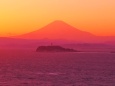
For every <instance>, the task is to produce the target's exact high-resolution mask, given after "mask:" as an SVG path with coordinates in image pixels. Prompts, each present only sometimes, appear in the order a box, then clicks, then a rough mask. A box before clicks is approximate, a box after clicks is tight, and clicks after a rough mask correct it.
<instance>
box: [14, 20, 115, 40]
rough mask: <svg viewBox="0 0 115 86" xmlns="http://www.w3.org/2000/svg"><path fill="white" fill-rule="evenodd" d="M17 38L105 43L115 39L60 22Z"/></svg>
mask: <svg viewBox="0 0 115 86" xmlns="http://www.w3.org/2000/svg"><path fill="white" fill-rule="evenodd" d="M15 38H23V39H49V40H69V41H77V42H104V41H111V40H114V39H115V37H101V36H95V35H93V34H91V33H89V32H86V31H81V30H79V29H76V28H75V27H73V26H71V25H69V24H67V23H65V22H63V21H59V20H57V21H54V22H52V23H50V24H48V25H46V26H45V27H43V28H41V29H39V30H37V31H33V32H30V33H26V34H23V35H20V36H15Z"/></svg>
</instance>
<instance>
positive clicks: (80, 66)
mask: <svg viewBox="0 0 115 86" xmlns="http://www.w3.org/2000/svg"><path fill="white" fill-rule="evenodd" d="M0 52H1V53H0V85H1V86H114V85H115V67H114V66H115V54H114V53H107V52H89V53H88V52H81V53H66V52H65V53H36V52H34V51H30V50H29V51H28V50H27V51H24V50H23V51H20V50H12V51H11V50H10V51H9V50H1V51H0ZM6 58H7V59H6Z"/></svg>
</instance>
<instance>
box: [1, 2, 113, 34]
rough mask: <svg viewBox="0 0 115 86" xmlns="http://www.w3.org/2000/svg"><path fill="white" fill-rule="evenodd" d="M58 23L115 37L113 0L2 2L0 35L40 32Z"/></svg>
mask: <svg viewBox="0 0 115 86" xmlns="http://www.w3.org/2000/svg"><path fill="white" fill-rule="evenodd" d="M55 20H62V21H65V22H67V23H69V24H70V25H72V26H74V27H76V28H78V29H80V30H83V31H88V32H91V33H93V34H95V35H102V36H105V35H107V36H108V35H109V36H113V35H114V36H115V1H114V0H1V1H0V36H10V35H17V34H23V33H27V32H31V31H34V30H38V29H39V28H41V27H43V26H45V25H47V24H48V23H50V22H53V21H55Z"/></svg>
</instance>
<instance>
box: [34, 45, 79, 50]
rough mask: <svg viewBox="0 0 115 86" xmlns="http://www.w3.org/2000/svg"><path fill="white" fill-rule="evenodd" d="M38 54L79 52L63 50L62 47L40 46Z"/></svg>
mask: <svg viewBox="0 0 115 86" xmlns="http://www.w3.org/2000/svg"><path fill="white" fill-rule="evenodd" d="M36 51H37V52H77V51H76V50H74V49H69V48H63V47H61V46H52V45H51V46H39V47H38V48H37V49H36Z"/></svg>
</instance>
